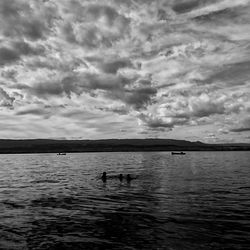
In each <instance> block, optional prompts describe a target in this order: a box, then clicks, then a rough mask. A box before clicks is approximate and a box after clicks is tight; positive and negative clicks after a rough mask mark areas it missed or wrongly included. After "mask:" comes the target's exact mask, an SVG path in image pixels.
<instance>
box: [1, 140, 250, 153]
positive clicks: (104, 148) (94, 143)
mask: <svg viewBox="0 0 250 250" xmlns="http://www.w3.org/2000/svg"><path fill="white" fill-rule="evenodd" d="M244 150H250V144H248V143H235V144H206V143H202V142H199V141H196V142H190V141H185V140H172V139H106V140H51V139H28V140H11V139H0V154H18V153H19V154H21V153H58V152H68V153H70V152H71V153H77V152H79V153H80V152H139V151H244Z"/></svg>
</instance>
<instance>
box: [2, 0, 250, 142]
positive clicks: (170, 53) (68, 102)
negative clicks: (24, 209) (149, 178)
mask: <svg viewBox="0 0 250 250" xmlns="http://www.w3.org/2000/svg"><path fill="white" fill-rule="evenodd" d="M0 138H5V139H28V138H52V139H107V138H169V139H184V140H189V141H202V142H207V143H222V142H223V143H233V142H250V0H237V1H236V0H102V1H96V0H1V1H0Z"/></svg>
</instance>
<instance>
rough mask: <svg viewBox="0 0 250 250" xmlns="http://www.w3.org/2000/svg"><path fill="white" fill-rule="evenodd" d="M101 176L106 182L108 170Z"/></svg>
mask: <svg viewBox="0 0 250 250" xmlns="http://www.w3.org/2000/svg"><path fill="white" fill-rule="evenodd" d="M101 178H102V181H103V182H106V180H107V173H106V172H103V173H102V177H101Z"/></svg>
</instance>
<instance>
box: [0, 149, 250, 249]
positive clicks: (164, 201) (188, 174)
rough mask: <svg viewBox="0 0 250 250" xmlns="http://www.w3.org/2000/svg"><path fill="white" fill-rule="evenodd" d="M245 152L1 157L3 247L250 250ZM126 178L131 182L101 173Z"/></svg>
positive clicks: (247, 158)
mask: <svg viewBox="0 0 250 250" xmlns="http://www.w3.org/2000/svg"><path fill="white" fill-rule="evenodd" d="M249 162H250V154H249V152H189V153H187V154H186V155H171V154H170V153H169V152H142V153H138V152H137V153H81V154H67V155H66V156H58V155H56V154H27V155H0V249H4V250H10V249H23V250H25V249H32V250H33V249H170V250H174V249H250V242H249V239H250V198H249V197H250V169H249ZM103 171H106V172H107V173H108V175H111V176H116V175H118V174H119V173H123V174H127V173H130V174H132V175H134V176H138V178H137V179H136V180H133V181H131V182H130V183H128V182H127V181H125V180H124V181H123V182H120V181H119V180H118V179H116V178H112V179H108V180H107V182H106V183H103V182H102V181H101V179H100V175H101V173H102V172H103Z"/></svg>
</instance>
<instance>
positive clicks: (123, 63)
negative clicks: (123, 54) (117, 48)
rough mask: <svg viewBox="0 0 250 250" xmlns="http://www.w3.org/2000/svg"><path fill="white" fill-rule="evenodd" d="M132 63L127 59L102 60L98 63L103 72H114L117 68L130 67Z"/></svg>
mask: <svg viewBox="0 0 250 250" xmlns="http://www.w3.org/2000/svg"><path fill="white" fill-rule="evenodd" d="M132 66H133V65H132V63H131V61H130V60H129V59H116V60H111V61H110V62H104V63H102V64H101V65H100V68H101V69H102V70H103V72H105V73H110V74H116V73H117V71H118V70H119V69H122V68H128V67H132Z"/></svg>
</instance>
